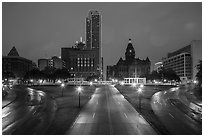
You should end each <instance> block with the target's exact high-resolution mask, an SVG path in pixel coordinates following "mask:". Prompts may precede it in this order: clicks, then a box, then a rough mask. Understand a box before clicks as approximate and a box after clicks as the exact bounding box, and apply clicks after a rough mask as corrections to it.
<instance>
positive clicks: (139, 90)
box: [138, 88, 142, 109]
mask: <svg viewBox="0 0 204 137" xmlns="http://www.w3.org/2000/svg"><path fill="white" fill-rule="evenodd" d="M141 93H142V89H141V88H138V98H139V109H141V97H140V94H141Z"/></svg>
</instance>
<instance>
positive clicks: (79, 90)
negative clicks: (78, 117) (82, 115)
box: [77, 86, 82, 108]
mask: <svg viewBox="0 0 204 137" xmlns="http://www.w3.org/2000/svg"><path fill="white" fill-rule="evenodd" d="M77 91H78V95H79V108H80V93H81V92H82V87H81V86H79V87H77Z"/></svg>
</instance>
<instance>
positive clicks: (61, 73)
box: [53, 68, 70, 79]
mask: <svg viewBox="0 0 204 137" xmlns="http://www.w3.org/2000/svg"><path fill="white" fill-rule="evenodd" d="M69 77H70V73H69V71H68V70H67V69H66V68H63V69H56V70H55V71H54V72H53V78H54V79H66V78H69Z"/></svg>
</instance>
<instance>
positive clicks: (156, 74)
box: [147, 70, 161, 80]
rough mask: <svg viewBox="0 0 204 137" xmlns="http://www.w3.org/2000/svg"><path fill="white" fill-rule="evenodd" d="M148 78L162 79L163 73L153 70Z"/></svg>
mask: <svg viewBox="0 0 204 137" xmlns="http://www.w3.org/2000/svg"><path fill="white" fill-rule="evenodd" d="M147 79H148V80H161V74H160V73H158V72H157V71H155V70H154V71H152V73H151V74H150V75H149V76H148V77H147Z"/></svg>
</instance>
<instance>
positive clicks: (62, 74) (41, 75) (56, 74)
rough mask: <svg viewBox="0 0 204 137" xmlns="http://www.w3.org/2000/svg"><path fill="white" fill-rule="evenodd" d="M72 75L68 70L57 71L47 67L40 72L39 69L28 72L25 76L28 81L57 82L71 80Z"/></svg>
mask: <svg viewBox="0 0 204 137" xmlns="http://www.w3.org/2000/svg"><path fill="white" fill-rule="evenodd" d="M70 77H71V75H70V73H69V71H68V70H67V69H66V68H63V69H56V68H53V67H46V68H45V69H44V70H42V71H40V70H39V69H37V68H36V69H33V70H31V71H28V72H27V73H26V74H25V76H24V80H28V79H35V80H38V79H42V80H52V81H54V82H55V81H56V80H57V79H67V78H70Z"/></svg>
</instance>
